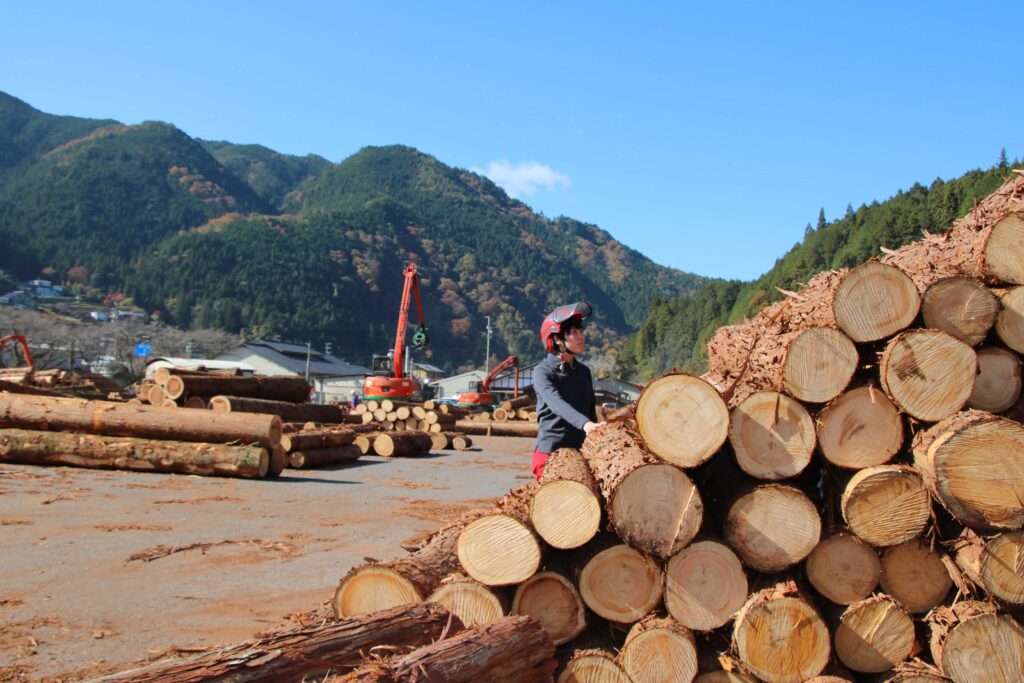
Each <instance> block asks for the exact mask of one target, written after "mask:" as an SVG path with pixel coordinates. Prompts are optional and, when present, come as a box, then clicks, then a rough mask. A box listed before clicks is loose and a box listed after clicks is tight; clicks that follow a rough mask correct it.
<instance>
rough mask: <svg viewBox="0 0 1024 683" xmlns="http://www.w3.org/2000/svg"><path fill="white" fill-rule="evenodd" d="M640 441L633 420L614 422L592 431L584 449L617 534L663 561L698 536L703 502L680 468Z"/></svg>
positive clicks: (583, 451)
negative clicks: (656, 454) (648, 449)
mask: <svg viewBox="0 0 1024 683" xmlns="http://www.w3.org/2000/svg"><path fill="white" fill-rule="evenodd" d="M640 443H641V442H640V438H639V436H638V435H637V434H636V432H635V431H634V428H633V425H632V424H631V423H626V422H614V423H609V424H607V425H606V426H605V427H603V428H602V429H600V430H597V431H594V432H591V433H590V435H588V437H587V440H586V441H585V442H584V444H583V449H582V453H583V457H584V458H586V460H587V464H588V465H589V466H590V469H591V471H592V472H593V474H594V478H595V479H596V480H597V481H598V483H599V484H600V487H601V495H602V497H603V498H604V499H605V504H606V507H607V510H608V520H609V521H610V522H611V524H612V526H613V527H614V528H615V533H616V534H618V536H619V537H620V538H621V539H622V540H623V541H625V542H626V543H628V544H629V545H631V546H633V547H634V548H638V549H639V550H641V551H643V552H645V553H648V554H651V555H654V556H656V557H659V558H662V559H665V558H668V557H670V556H672V555H673V554H674V553H675V552H676V551H678V550H679V549H680V548H684V547H686V545H687V544H688V543H689V542H690V541H691V540H693V537H694V536H696V534H697V531H698V530H699V529H700V525H701V520H702V519H703V514H704V505H703V503H702V502H701V497H700V493H699V492H698V491H697V487H696V486H695V485H694V484H693V482H692V481H691V480H690V478H689V477H688V476H687V475H686V473H685V472H683V470H681V469H679V468H678V467H676V466H674V465H668V464H664V463H662V462H661V461H660V460H659V459H658V458H657V457H655V456H654V455H653V454H651V453H650V452H648V451H647V450H646V449H645V448H643V447H642V446H641V445H640Z"/></svg>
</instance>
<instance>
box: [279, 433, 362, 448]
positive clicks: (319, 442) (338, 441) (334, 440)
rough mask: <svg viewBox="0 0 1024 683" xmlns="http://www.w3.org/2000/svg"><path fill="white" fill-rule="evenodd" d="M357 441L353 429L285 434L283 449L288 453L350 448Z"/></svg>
mask: <svg viewBox="0 0 1024 683" xmlns="http://www.w3.org/2000/svg"><path fill="white" fill-rule="evenodd" d="M355 439H356V433H355V432H353V431H352V430H351V429H316V430H310V431H301V432H297V433H290V434H285V435H283V436H282V437H281V448H283V449H284V451H285V452H286V453H291V452H292V451H305V450H310V449H318V448H334V447H336V446H348V445H350V444H351V443H352V442H354V441H355Z"/></svg>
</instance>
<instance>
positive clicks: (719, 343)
mask: <svg viewBox="0 0 1024 683" xmlns="http://www.w3.org/2000/svg"><path fill="white" fill-rule="evenodd" d="M1021 285H1024V177H1018V178H1014V179H1012V180H1011V181H1009V182H1007V183H1006V184H1005V185H1004V186H1003V187H1002V188H1000V189H999V190H998V191H997V192H996V193H994V194H993V195H991V196H990V197H988V198H986V199H985V200H984V201H982V202H980V203H979V204H978V205H977V207H976V208H975V209H974V210H973V211H972V212H971V213H970V214H969V215H968V216H967V217H965V218H964V219H961V220H959V221H957V222H956V223H955V224H954V225H953V227H952V228H951V229H950V230H949V231H948V232H947V233H945V234H944V235H942V236H937V235H926V236H925V238H924V239H922V240H919V241H918V242H915V243H913V244H910V245H908V246H906V247H904V248H902V249H900V250H896V251H891V252H887V253H886V255H885V257H884V258H883V259H881V260H879V261H871V262H869V263H867V264H864V265H862V266H859V267H857V268H854V269H850V270H844V271H836V272H828V273H822V274H820V275H819V276H817V277H815V278H814V279H812V280H811V281H810V282H809V283H808V284H807V286H806V287H805V288H804V289H803V290H802V291H800V292H788V293H786V296H785V298H784V300H783V301H781V302H779V303H777V304H773V305H771V306H769V307H768V308H766V309H765V310H764V311H762V312H761V313H760V314H759V315H758V316H756V317H755V318H754V319H753V320H751V321H748V322H746V323H744V324H741V325H734V326H730V327H726V328H722V329H721V330H720V331H719V332H718V333H717V334H716V336H715V338H714V339H713V341H712V342H711V344H710V345H709V360H710V363H709V372H708V374H707V375H705V376H704V377H703V378H698V377H690V376H687V375H682V374H669V375H666V376H664V377H662V378H660V379H658V380H655V381H654V382H652V383H650V384H649V385H648V386H647V387H646V388H645V390H644V392H643V393H642V394H641V397H640V399H639V400H638V401H637V403H636V404H635V406H634V407H633V410H632V412H631V414H629V415H627V416H625V417H621V418H619V419H617V420H615V421H612V422H610V423H609V424H608V425H607V426H605V427H604V428H602V429H600V430H598V431H596V432H594V433H592V434H591V435H590V436H589V437H588V439H587V441H586V443H585V444H584V447H583V448H582V449H581V450H580V451H579V452H575V451H564V452H559V453H557V454H555V455H553V456H552V459H551V460H550V461H549V464H548V466H547V468H546V470H545V474H544V478H543V479H542V480H541V481H540V482H538V483H535V484H530V485H528V486H524V487H521V488H519V489H516V490H515V491H512V492H510V493H509V494H508V495H507V496H506V497H505V498H504V499H502V500H501V501H500V502H499V503H498V504H497V505H496V506H495V507H494V508H493V509H489V510H482V511H477V512H474V513H472V514H468V515H465V516H464V517H462V518H460V519H459V520H456V521H454V522H453V523H452V524H450V525H448V526H446V527H445V528H444V529H442V530H441V531H439V532H438V533H437V534H435V535H434V536H433V537H431V538H430V539H428V540H427V541H426V542H425V543H424V544H423V545H422V546H420V547H419V548H417V549H415V550H414V552H412V554H411V555H409V556H408V557H405V558H402V559H398V560H393V561H390V562H383V563H381V562H370V563H368V564H365V565H361V566H358V567H355V568H353V569H352V570H351V571H350V572H349V573H348V574H346V575H345V576H344V577H343V578H342V579H341V581H340V584H339V587H338V590H337V592H336V593H335V599H334V606H335V611H336V614H337V616H338V617H339V618H351V617H353V616H356V615H358V614H360V613H364V612H372V611H375V610H379V609H384V608H389V607H393V606H394V605H396V604H400V603H405V602H421V601H425V600H439V601H442V602H443V603H444V604H446V606H447V607H448V608H449V609H450V610H452V611H453V612H454V613H456V614H460V613H461V614H464V615H465V618H466V619H467V620H476V621H477V623H479V622H480V621H481V620H483V619H487V618H498V615H503V614H505V609H506V607H505V606H506V605H507V606H508V607H507V609H508V610H509V613H510V614H513V615H525V616H530V617H531V618H533V619H535V620H536V621H538V622H539V623H540V624H541V625H542V626H543V627H544V628H545V630H546V632H547V633H548V634H549V635H550V636H551V637H552V640H553V641H554V642H555V643H556V644H557V645H559V646H561V647H562V649H563V650H564V651H565V656H564V657H563V659H562V661H563V664H562V666H563V670H562V673H561V675H560V678H559V680H605V679H607V680H633V681H684V682H685V681H689V680H694V679H696V680H701V681H713V680H732V681H758V680H763V681H772V682H775V681H780V682H787V681H805V680H819V681H824V680H831V681H854V680H893V681H908V680H919V681H925V680H931V681H942V680H953V681H958V682H959V681H1020V680H1024V628H1022V626H1021V622H1020V621H1019V619H1020V615H1021V613H1022V612H1024V561H1022V559H1021V558H1024V531H1022V528H1024V426H1022V425H1021V423H1020V421H1019V416H1020V415H1021V413H1022V412H1024V409H1022V407H1021V400H1020V391H1021V380H1020V376H1021V373H1020V362H1021V360H1020V354H1021V353H1024V343H1022V341H1024V339H1022V336H1021V333H1022V331H1024V323H1022V322H1021V321H1022V320H1024V306H1022V302H1024V287H1022V286H1021ZM1015 416H1016V419H1013V418H1014V417H1015ZM602 530H603V531H602ZM453 575H455V576H454V577H453ZM954 589H955V590H954ZM509 596H511V598H512V599H511V600H509ZM496 606H497V607H496ZM487 614H491V615H493V617H486V616H483V617H482V616H481V615H487ZM514 656H515V655H513V654H512V653H509V657H510V659H511V658H512V657H514ZM598 677H600V678H598Z"/></svg>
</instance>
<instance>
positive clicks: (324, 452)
mask: <svg viewBox="0 0 1024 683" xmlns="http://www.w3.org/2000/svg"><path fill="white" fill-rule="evenodd" d="M362 455H363V452H362V451H361V450H359V448H358V447H356V446H354V445H352V444H349V445H348V446H329V447H327V448H310V449H305V450H301V451H292V452H291V453H289V454H288V466H289V467H291V468H293V469H297V470H301V469H309V468H312V467H327V466H329V465H340V464H342V463H346V462H355V461H356V460H358V459H359V458H360V457H362Z"/></svg>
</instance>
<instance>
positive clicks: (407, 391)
mask: <svg viewBox="0 0 1024 683" xmlns="http://www.w3.org/2000/svg"><path fill="white" fill-rule="evenodd" d="M413 295H415V296H416V313H417V315H419V320H420V324H419V327H417V328H416V332H415V333H414V334H413V335H412V345H413V346H415V347H416V348H421V347H423V346H426V345H427V328H426V325H424V324H423V305H422V304H421V303H420V276H419V274H418V273H417V272H416V264H415V263H410V264H409V265H408V266H406V268H405V287H404V288H403V289H402V305H401V307H400V308H399V309H398V333H397V334H396V335H395V350H394V351H393V352H391V353H389V354H388V355H386V356H374V357H373V364H372V366H371V369H372V370H373V374H372V375H370V376H368V377H367V378H366V379H365V380H364V381H363V396H364V398H366V400H368V401H381V400H383V399H385V398H390V399H399V400H403V401H405V400H411V399H414V397H416V396H417V395H418V394H419V393H420V383H419V382H417V381H416V380H414V379H412V378H411V377H406V375H405V333H406V329H407V328H408V326H409V301H410V299H411V298H412V296H413Z"/></svg>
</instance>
